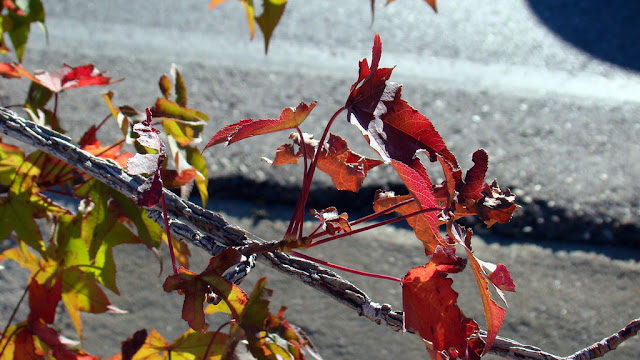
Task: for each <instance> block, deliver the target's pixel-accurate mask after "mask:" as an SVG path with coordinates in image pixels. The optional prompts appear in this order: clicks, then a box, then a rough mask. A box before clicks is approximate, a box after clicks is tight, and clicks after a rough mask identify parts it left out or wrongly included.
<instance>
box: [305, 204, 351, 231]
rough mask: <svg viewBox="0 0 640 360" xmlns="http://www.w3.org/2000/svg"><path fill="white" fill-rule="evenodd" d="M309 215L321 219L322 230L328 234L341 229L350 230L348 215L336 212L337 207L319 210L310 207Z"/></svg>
mask: <svg viewBox="0 0 640 360" xmlns="http://www.w3.org/2000/svg"><path fill="white" fill-rule="evenodd" d="M311 215H314V216H315V217H316V219H318V220H320V221H321V223H322V230H324V231H326V232H327V233H329V235H334V234H336V233H339V232H341V231H344V232H349V231H351V225H349V215H348V214H347V213H342V214H338V209H336V208H335V207H334V206H332V207H329V208H326V209H324V210H320V211H318V210H315V209H311Z"/></svg>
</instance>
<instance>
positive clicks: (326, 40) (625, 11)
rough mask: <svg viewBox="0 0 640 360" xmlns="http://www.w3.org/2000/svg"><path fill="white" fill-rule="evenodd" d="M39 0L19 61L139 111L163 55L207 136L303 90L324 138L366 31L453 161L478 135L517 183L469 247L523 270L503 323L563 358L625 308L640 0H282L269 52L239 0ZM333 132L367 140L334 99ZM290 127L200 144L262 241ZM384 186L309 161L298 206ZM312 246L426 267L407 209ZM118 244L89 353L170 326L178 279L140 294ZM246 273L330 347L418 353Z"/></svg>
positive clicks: (71, 119) (228, 206)
mask: <svg viewBox="0 0 640 360" xmlns="http://www.w3.org/2000/svg"><path fill="white" fill-rule="evenodd" d="M43 2H44V6H45V9H46V11H47V19H46V24H47V28H48V30H49V37H48V41H47V39H46V37H45V36H44V35H43V34H42V33H41V32H39V30H38V29H37V28H35V27H34V28H33V29H32V34H31V38H30V41H29V44H28V48H27V51H26V56H25V61H24V65H25V67H26V68H27V69H31V70H33V69H45V70H48V71H53V70H55V69H57V68H59V67H60V66H61V65H62V63H65V62H66V63H68V64H70V65H73V66H76V65H81V64H85V63H93V64H95V65H96V66H97V67H98V68H99V69H100V70H106V71H108V75H109V76H112V77H113V78H115V79H118V78H126V80H125V81H124V82H121V83H118V84H115V85H113V86H111V87H110V89H111V90H113V91H114V92H115V97H114V103H115V104H116V105H124V104H129V105H132V106H134V107H136V108H137V109H138V110H143V109H144V108H145V107H149V106H151V105H152V104H153V103H154V102H155V99H156V98H157V97H158V96H160V92H159V90H158V86H157V81H158V79H159V77H160V75H162V74H163V73H168V71H169V69H170V67H171V64H172V63H176V64H177V65H178V67H179V69H180V71H181V73H182V75H183V76H184V78H185V81H186V84H187V88H188V90H189V106H190V107H192V108H195V109H198V110H201V111H204V112H205V113H207V114H208V115H209V116H210V118H211V121H210V123H209V124H208V125H207V130H206V131H205V136H204V139H205V141H206V140H208V138H207V137H210V136H211V135H212V134H213V132H214V131H216V130H217V129H219V128H221V127H222V126H224V125H227V124H230V123H233V122H236V121H238V120H241V119H247V118H273V117H276V116H278V115H279V113H280V111H281V110H282V109H283V108H284V107H289V106H295V105H297V104H298V103H299V102H300V101H305V102H310V101H313V100H318V101H319V103H318V106H317V107H316V109H315V110H314V111H313V113H312V116H311V117H310V118H309V119H308V120H307V121H306V122H305V123H304V124H303V126H302V127H303V130H305V131H307V132H312V133H315V134H316V135H317V136H319V135H320V131H321V130H322V129H323V128H324V124H325V123H326V121H327V120H328V119H329V117H330V116H331V114H333V112H334V111H335V110H337V109H338V108H339V107H340V106H341V105H342V104H343V103H344V101H345V100H346V97H347V94H348V90H349V86H350V85H351V84H352V83H353V82H354V81H355V80H356V78H357V69H358V61H359V60H361V59H363V58H365V57H367V58H370V56H371V45H372V41H373V36H374V34H375V33H379V34H380V36H381V38H382V43H383V53H382V59H381V66H385V67H393V66H396V68H395V70H394V73H393V76H392V78H391V80H393V81H396V82H399V83H402V84H403V85H404V87H403V98H404V99H406V100H407V101H408V102H409V104H411V105H412V106H413V107H415V108H416V109H418V110H419V111H420V112H421V113H422V114H424V115H426V116H427V117H429V118H430V119H431V120H432V122H433V123H434V125H435V127H436V129H438V131H439V132H440V134H441V135H442V136H443V138H444V139H445V141H446V142H447V145H448V146H449V148H450V149H451V150H452V152H453V153H454V154H455V155H456V156H457V157H458V159H459V161H460V163H461V165H462V167H463V168H465V169H467V168H469V167H470V166H471V165H472V163H471V161H470V158H471V154H472V153H473V151H475V150H476V149H478V148H485V149H486V150H487V152H488V153H489V159H490V166H489V177H490V178H496V179H498V181H499V183H500V185H501V186H502V187H503V188H504V187H508V188H510V189H511V190H512V191H514V192H515V193H516V194H517V195H518V196H519V203H520V204H521V205H522V206H523V209H522V210H521V211H520V212H519V213H518V215H517V216H516V218H515V219H514V221H513V222H512V223H511V224H507V225H497V226H495V227H494V228H492V229H490V230H486V229H483V228H481V227H478V228H477V233H478V234H479V236H477V237H476V238H477V245H476V248H475V250H476V253H477V254H478V256H479V257H480V258H481V259H483V260H486V261H492V262H502V263H505V264H506V265H507V266H508V267H509V268H510V269H511V272H512V274H513V276H514V279H515V280H516V285H517V286H518V291H519V293H517V294H514V295H513V296H510V297H509V301H510V305H511V308H510V310H509V311H508V313H507V320H506V321H505V325H504V328H503V332H502V333H501V335H503V336H509V337H513V338H515V339H517V340H519V341H522V342H525V343H530V344H532V345H536V346H540V347H542V348H544V349H545V350H547V351H551V352H556V353H557V354H559V355H568V354H570V353H572V352H574V351H576V350H578V349H579V348H582V347H585V346H587V345H589V344H591V343H593V342H595V341H597V340H600V339H601V338H602V337H604V336H607V335H609V334H610V333H612V332H613V331H616V330H617V329H619V328H621V327H623V326H624V325H626V323H627V322H628V321H629V320H631V319H632V318H636V317H638V316H639V315H638V309H637V296H638V294H639V292H638V289H637V286H636V285H637V279H638V275H640V265H639V264H638V260H639V259H640V252H639V251H638V245H640V236H639V235H640V231H639V226H638V225H639V224H640V222H639V220H640V199H639V197H638V194H639V193H640V184H639V183H638V182H637V179H638V178H639V177H640V161H638V160H640V143H639V142H638V138H640V121H638V114H639V113H640V112H639V110H640V81H639V80H640V60H639V59H640V56H639V55H640V53H639V52H640V20H639V18H638V16H637V14H639V13H640V2H635V1H623V0H619V1H606V2H602V1H595V0H585V1H577V0H573V1H571V0H564V1H558V0H556V1H550V0H537V1H519V0H518V1H511V0H501V1H500V0H498V1H491V2H486V1H479V0H477V1H476V0H469V1H464V2H459V1H451V0H440V1H438V13H437V14H436V13H434V12H433V11H432V9H431V8H430V7H429V6H428V5H427V4H426V3H425V2H423V1H418V0H398V1H395V2H394V3H392V4H390V5H388V6H383V4H384V1H378V2H377V4H375V19H374V21H373V22H372V14H371V10H370V2H369V1H365V0H360V1H355V0H350V1H340V2H337V1H333V2H304V1H296V0H291V1H290V2H289V4H288V5H287V9H286V11H285V14H284V16H283V17H282V20H281V22H280V24H279V26H278V27H277V28H276V30H275V32H274V35H273V38H272V39H271V43H270V48H269V53H268V55H265V53H264V44H263V39H262V37H261V34H259V33H257V34H256V37H255V39H254V40H253V41H249V30H248V27H247V23H246V19H245V13H244V7H243V6H242V4H241V3H240V2H237V1H228V2H225V3H223V4H221V5H219V6H218V7H217V8H215V9H214V10H211V11H207V5H208V2H207V1H202V0H185V1H179V2H175V1H168V0H157V1H154V2H147V1H144V2H143V1H124V0H113V1H109V2H97V1H96V2H94V1H91V2H77V1H71V0H56V1H43ZM257 12H258V13H259V10H257ZM8 60H9V59H8V58H7V59H5V60H3V61H8ZM27 85H28V84H26V82H23V83H19V82H17V81H11V82H9V81H4V80H3V81H2V82H0V101H1V102H2V104H3V105H5V106H6V105H9V104H15V103H20V102H21V101H23V100H24V94H25V90H26V87H27ZM21 86H22V87H21ZM102 91H105V89H99V88H95V89H84V90H82V91H80V90H74V92H73V93H71V92H67V93H64V94H62V97H61V103H60V104H61V105H60V116H61V117H62V118H63V121H64V122H65V123H66V124H73V126H69V125H67V126H68V127H69V129H70V135H71V136H74V137H75V138H76V139H77V138H79V137H80V136H81V134H82V133H81V130H82V129H86V128H87V127H88V126H89V125H91V124H95V123H97V122H99V121H100V120H102V119H103V118H104V116H105V115H107V114H108V108H107V107H106V105H105V104H104V101H103V99H102V97H101V96H100V92H102ZM111 129H112V130H107V131H103V132H102V133H101V136H102V140H103V142H109V140H115V139H116V138H117V137H118V135H119V131H118V130H117V128H116V126H115V124H112V127H111ZM332 131H333V132H335V133H338V134H340V135H341V136H343V137H345V138H346V139H347V140H348V142H349V144H350V147H351V148H352V149H354V150H355V151H356V152H359V153H361V154H363V155H368V156H375V154H374V153H373V152H372V151H371V150H370V149H368V147H367V145H366V142H365V141H364V140H363V139H362V137H361V135H360V134H359V133H358V132H357V130H356V129H353V128H351V126H350V125H349V124H348V123H347V122H346V115H345V118H343V119H341V120H340V121H338V123H337V124H336V125H335V126H334V127H333V128H332ZM287 135H288V134H285V133H281V134H273V135H269V136H265V137H262V138H261V139H260V140H257V141H251V140H247V141H244V142H241V143H237V144H233V145H232V146H230V147H228V148H221V147H220V148H217V147H216V148H213V149H210V150H207V151H206V152H205V155H206V157H207V161H208V164H209V171H210V176H211V188H210V194H211V197H212V201H211V202H210V207H211V208H212V209H215V210H217V211H221V212H223V213H224V214H225V215H227V216H229V217H230V219H231V220H232V222H235V223H237V224H239V225H240V226H242V227H243V228H245V229H248V230H249V231H251V232H252V233H253V234H256V236H259V237H261V238H267V239H270V238H277V237H278V236H281V234H282V232H283V230H284V229H285V228H286V222H287V221H288V218H289V216H290V213H289V211H290V208H291V206H292V204H293V202H294V201H295V199H296V196H297V191H298V189H299V182H300V179H301V173H300V168H299V167H295V166H292V167H282V168H272V167H271V166H269V165H268V164H267V163H265V162H262V161H260V158H261V157H262V156H266V157H271V158H273V156H274V154H275V149H276V148H277V147H278V146H279V145H280V144H282V143H285V142H287V139H286V136H287ZM434 169H436V168H434ZM438 176H441V175H440V174H438V173H437V172H434V177H435V178H438ZM399 184H400V182H399V179H397V178H396V177H394V175H393V173H392V172H391V171H390V169H385V168H383V167H380V168H376V169H374V171H372V172H371V173H370V175H369V177H368V178H367V180H366V181H365V187H364V189H363V193H364V195H363V197H355V196H353V195H352V194H346V193H342V192H338V191H335V190H331V188H330V181H329V179H328V177H323V176H322V175H320V176H318V182H317V184H316V185H314V188H313V190H314V191H313V192H312V197H311V200H310V206H312V207H315V208H322V207H324V206H328V205H336V206H337V207H338V209H339V210H341V211H348V212H349V213H350V214H352V217H355V214H359V213H366V212H368V211H370V206H371V194H372V193H373V191H375V189H379V188H383V189H398V188H399ZM194 200H197V199H194ZM469 225H477V224H473V223H470V224H469ZM314 251H316V252H315V253H313V254H312V255H313V256H318V257H321V258H323V259H326V260H329V261H333V262H337V263H340V264H344V265H348V266H352V267H355V268H363V269H365V270H368V271H375V272H384V273H389V274H392V275H395V276H402V275H403V274H404V273H405V272H406V271H407V270H408V269H409V268H410V267H411V266H416V265H419V264H421V263H424V259H423V257H422V256H420V254H421V251H420V244H419V243H418V242H417V241H416V240H415V239H412V236H411V231H410V230H408V228H407V227H405V226H402V225H400V226H396V227H391V228H388V229H384V230H380V231H377V232H372V233H371V234H368V235H366V236H365V235H363V236H360V237H354V238H353V239H349V240H345V241H344V242H342V243H341V244H336V245H335V246H334V245H332V246H327V247H326V249H324V248H323V249H317V250H316V249H314ZM194 252H196V253H198V252H197V251H194ZM119 256H120V257H121V264H119V266H121V268H120V269H121V270H120V274H121V277H122V280H121V281H122V285H121V287H122V289H123V291H122V292H123V294H125V295H124V296H123V297H121V298H120V299H119V300H117V301H121V304H119V306H121V307H122V308H125V309H127V310H129V311H130V314H129V315H124V316H122V317H115V316H113V317H109V318H108V319H107V320H104V317H92V316H87V317H86V318H87V321H88V323H89V324H91V325H87V327H88V328H89V327H91V328H92V329H95V331H96V334H98V335H99V336H97V337H95V336H94V337H93V338H92V337H91V335H88V337H89V338H88V340H87V342H86V345H87V346H88V350H90V351H93V350H92V349H95V351H97V352H98V353H99V354H101V355H104V356H110V355H112V353H114V352H115V350H114V351H111V350H110V349H113V347H114V346H118V344H119V341H121V340H123V339H124V338H126V337H127V336H130V334H131V333H133V331H135V330H136V329H137V328H139V327H142V326H147V325H146V324H147V323H150V324H151V325H153V326H155V327H156V328H158V329H159V330H160V331H161V333H163V334H164V335H165V336H167V338H168V339H171V336H177V335H178V334H180V333H181V332H182V331H184V329H185V324H184V323H182V322H181V320H180V319H179V314H178V312H179V310H177V309H178V308H177V307H176V306H179V304H180V301H181V299H179V298H177V296H174V295H175V294H165V293H164V292H162V291H161V289H160V288H159V286H158V288H157V289H155V290H154V289H149V290H148V291H147V290H145V291H144V292H141V293H140V292H139V290H140V285H141V284H142V283H145V284H146V283H147V281H148V274H143V275H140V274H139V272H141V271H146V272H148V273H149V274H154V275H153V276H155V274H156V273H157V271H158V269H157V264H154V260H153V256H151V255H150V254H143V253H140V254H138V253H135V252H132V251H129V250H120V255H119ZM196 257H197V258H198V257H199V258H200V261H204V259H205V258H206V256H205V255H204V254H199V253H198V255H196ZM197 263H198V262H197V261H196V264H197ZM196 268H197V267H196ZM16 271H18V270H16ZM255 273H256V275H253V276H255V277H257V276H260V275H268V276H269V277H270V278H271V279H273V281H271V280H270V283H269V285H270V287H273V288H275V290H276V291H275V293H276V294H275V300H274V302H276V303H278V304H279V303H284V304H286V305H289V306H290V310H289V311H288V313H290V314H289V316H290V318H291V319H293V320H292V321H293V322H294V323H298V324H299V325H301V326H302V327H303V328H304V329H305V330H307V331H308V332H309V333H310V336H311V337H312V338H313V339H316V342H317V343H318V346H319V348H320V351H321V354H323V355H325V357H326V358H335V359H362V358H368V359H382V358H388V357H389V356H397V355H398V354H404V356H403V357H404V358H407V359H414V358H416V359H417V358H425V357H426V353H424V351H423V350H422V345H421V344H420V342H419V341H418V339H417V338H415V337H413V336H409V335H404V336H403V335H401V334H395V333H393V332H391V331H390V330H388V329H384V328H380V327H378V326H375V325H373V324H370V323H368V321H366V320H363V319H359V318H358V317H357V315H356V314H354V313H351V312H350V311H347V310H346V309H342V308H341V305H336V304H335V303H333V302H331V301H330V300H328V299H324V298H322V296H321V295H320V294H319V293H315V292H309V291H308V290H307V289H305V288H302V286H297V284H292V282H291V281H290V280H286V279H283V278H282V277H278V275H276V274H272V273H271V272H269V271H268V270H262V269H257V271H256V272H255ZM143 279H144V280H143ZM162 280H163V277H159V278H158V284H161V282H162ZM353 280H354V282H355V283H356V284H357V285H363V289H365V290H366V291H367V292H368V293H370V295H371V296H372V297H373V298H374V299H375V300H376V301H378V302H389V303H391V304H393V305H394V306H395V307H396V308H399V306H400V299H399V296H400V289H399V288H398V287H397V286H396V285H395V284H385V283H380V281H370V280H369V279H359V278H356V279H353ZM250 283H251V280H250V281H249V282H248V284H249V285H250ZM456 283H458V284H460V285H458V286H459V291H460V292H461V300H460V301H461V303H462V304H463V308H464V309H465V311H468V315H473V316H476V317H478V318H479V319H482V315H481V313H480V311H481V305H480V300H479V298H478V297H477V291H476V290H475V289H474V287H475V285H474V283H473V280H472V279H470V278H467V279H466V280H465V279H464V278H462V279H461V280H458V279H457V278H456ZM11 284H12V281H9V280H7V278H3V280H2V282H1V283H0V286H2V287H3V288H4V287H5V286H6V288H5V289H8V290H10V289H11V286H12V285H11ZM294 285H295V286H294ZM125 289H128V290H129V291H131V292H130V293H129V294H131V295H126V294H127V290H125ZM156 290H159V291H158V292H157V293H156V292H154V291H156ZM4 291H5V290H3V292H4ZM114 297H115V296H114ZM116 299H118V298H116ZM276 300H277V301H276ZM117 301H116V300H114V302H117ZM14 303H15V302H12V301H7V304H14ZM163 309H164V310H163ZM167 309H171V310H167ZM173 309H175V311H174V310H173ZM467 309H468V310H467ZM172 312H175V314H172ZM172 315H176V316H173V317H170V316H172ZM123 319H125V320H123ZM105 321H106V322H105ZM480 323H481V324H482V321H480ZM481 326H483V325H481ZM634 355H635V356H634ZM637 357H640V343H639V342H638V341H637V340H633V341H631V342H629V343H628V344H625V345H624V346H622V347H621V348H620V350H618V351H616V352H614V353H613V354H612V355H610V356H609V357H608V358H610V359H631V358H637Z"/></svg>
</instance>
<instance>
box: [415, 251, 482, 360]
mask: <svg viewBox="0 0 640 360" xmlns="http://www.w3.org/2000/svg"><path fill="white" fill-rule="evenodd" d="M465 265H466V260H464V259H462V258H460V257H458V256H456V255H455V248H444V247H442V246H438V247H437V248H436V250H435V252H434V254H433V257H432V258H431V260H430V261H429V262H428V263H427V264H426V265H424V266H419V267H416V268H413V269H411V270H410V271H409V272H408V273H407V275H405V277H404V278H403V279H402V306H403V310H404V327H405V329H406V330H410V331H415V332H416V333H418V335H420V336H421V337H422V338H423V339H425V340H427V341H429V342H431V343H432V344H433V349H434V351H436V352H437V353H439V354H436V358H438V359H440V358H441V359H445V358H447V359H448V358H451V359H456V358H458V357H461V358H462V357H463V356H467V357H466V358H473V357H469V355H470V354H474V353H478V351H479V349H478V345H479V343H477V342H476V341H472V340H474V339H477V338H478V336H479V334H478V333H479V328H478V324H476V323H475V321H473V320H472V319H470V318H467V317H466V316H464V314H463V313H462V311H461V310H460V308H459V307H458V305H457V299H458V293H456V292H455V291H454V290H453V289H452V288H451V284H452V283H453V280H452V279H450V278H448V277H447V274H449V273H457V272H460V271H462V270H463V269H464V267H465ZM442 354H446V356H444V357H441V356H442ZM432 358H434V357H433V356H432Z"/></svg>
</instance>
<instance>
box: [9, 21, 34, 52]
mask: <svg viewBox="0 0 640 360" xmlns="http://www.w3.org/2000/svg"><path fill="white" fill-rule="evenodd" d="M9 16H11V17H12V18H13V19H12V20H13V24H14V26H13V28H12V29H11V31H9V38H10V39H11V43H12V44H13V48H14V50H15V52H16V57H17V58H18V62H22V58H23V57H24V51H25V50H26V48H27V40H29V31H30V30H31V23H30V22H28V21H25V19H24V18H22V17H19V16H17V15H14V14H10V15H9Z"/></svg>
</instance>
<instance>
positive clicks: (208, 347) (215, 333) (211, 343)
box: [202, 320, 233, 359]
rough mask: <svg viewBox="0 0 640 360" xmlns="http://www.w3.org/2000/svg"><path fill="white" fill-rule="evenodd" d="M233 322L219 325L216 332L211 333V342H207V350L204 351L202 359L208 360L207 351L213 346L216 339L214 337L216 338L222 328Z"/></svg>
mask: <svg viewBox="0 0 640 360" xmlns="http://www.w3.org/2000/svg"><path fill="white" fill-rule="evenodd" d="M232 322H233V321H232V320H229V321H227V322H225V323H224V324H222V325H220V326H219V327H218V329H216V332H214V333H213V336H212V337H211V340H209V344H207V350H205V352H204V356H203V357H202V358H203V359H208V358H209V351H211V346H213V342H214V340H215V339H216V336H218V334H219V333H220V331H221V330H222V328H223V327H225V326H227V325H229V324H231V323H232Z"/></svg>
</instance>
